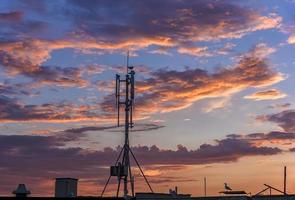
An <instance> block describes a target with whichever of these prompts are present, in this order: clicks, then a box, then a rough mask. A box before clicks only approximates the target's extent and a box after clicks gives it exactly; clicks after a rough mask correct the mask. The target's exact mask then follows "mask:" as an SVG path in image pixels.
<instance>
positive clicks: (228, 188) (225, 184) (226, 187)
mask: <svg viewBox="0 0 295 200" xmlns="http://www.w3.org/2000/svg"><path fill="white" fill-rule="evenodd" d="M224 189H226V190H232V189H231V188H230V187H229V186H228V185H227V183H224Z"/></svg>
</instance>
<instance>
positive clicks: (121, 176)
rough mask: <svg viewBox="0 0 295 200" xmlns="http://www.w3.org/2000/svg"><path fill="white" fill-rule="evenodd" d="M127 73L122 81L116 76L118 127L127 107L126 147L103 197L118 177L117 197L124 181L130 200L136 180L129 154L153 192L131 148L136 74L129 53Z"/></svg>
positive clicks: (125, 196) (126, 193)
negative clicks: (123, 91) (122, 107)
mask: <svg viewBox="0 0 295 200" xmlns="http://www.w3.org/2000/svg"><path fill="white" fill-rule="evenodd" d="M126 68H127V73H126V75H125V79H121V77H120V75H118V74H116V95H115V96H116V107H117V115H118V116H117V117H118V119H117V125H118V126H120V107H121V105H123V106H124V107H125V139H124V146H123V148H122V150H121V152H120V154H119V156H118V158H117V161H116V163H115V165H114V166H111V170H110V176H109V179H108V180H107V183H106V185H105V187H104V189H103V191H102V194H101V196H103V194H104V192H105V190H106V187H107V185H108V183H109V181H110V178H111V177H112V176H116V177H117V179H118V187H117V195H116V196H117V197H118V196H119V191H120V185H121V180H123V183H124V191H123V192H124V198H125V199H128V193H129V191H128V182H129V183H130V188H131V195H132V197H134V178H133V176H132V171H131V165H130V158H129V152H130V153H131V155H132V157H133V159H134V161H135V162H136V164H137V166H138V168H139V170H140V172H141V174H142V176H143V177H144V179H145V181H146V183H147V185H148V186H149V189H150V190H151V192H153V190H152V188H151V186H150V184H149V182H148V180H147V178H146V176H145V175H144V173H143V171H142V169H141V167H140V165H139V163H138V161H137V159H136V158H135V156H134V154H133V152H132V151H131V149H130V146H129V128H132V127H133V118H132V113H133V106H134V96H135V95H134V90H135V89H134V88H135V87H134V84H135V81H134V76H135V72H134V70H133V67H132V66H129V51H128V54H127V66H126ZM124 82H125V95H123V96H124V100H123V101H121V96H122V95H121V83H124ZM122 153H123V156H122V159H121V162H119V160H120V157H121V155H122Z"/></svg>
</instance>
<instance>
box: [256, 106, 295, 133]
mask: <svg viewBox="0 0 295 200" xmlns="http://www.w3.org/2000/svg"><path fill="white" fill-rule="evenodd" d="M257 119H258V120H262V121H269V122H274V123H276V124H277V125H278V126H280V127H281V128H282V129H283V130H284V131H286V132H292V133H295V110H285V111H282V112H280V113H276V114H270V115H261V116H258V117H257Z"/></svg>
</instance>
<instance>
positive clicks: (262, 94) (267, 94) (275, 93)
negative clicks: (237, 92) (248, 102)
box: [244, 89, 287, 101]
mask: <svg viewBox="0 0 295 200" xmlns="http://www.w3.org/2000/svg"><path fill="white" fill-rule="evenodd" d="M286 96H287V94H285V93H283V92H281V91H279V90H277V89H269V90H264V91H259V92H255V93H253V94H250V95H247V96H244V98H245V99H253V100H255V101H261V100H270V99H271V100H274V99H282V98H285V97H286Z"/></svg>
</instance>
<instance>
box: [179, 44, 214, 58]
mask: <svg viewBox="0 0 295 200" xmlns="http://www.w3.org/2000/svg"><path fill="white" fill-rule="evenodd" d="M177 51H178V53H181V54H187V55H191V56H200V57H210V56H213V54H212V53H210V52H209V51H208V47H206V46H205V47H180V48H178V49H177Z"/></svg>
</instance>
